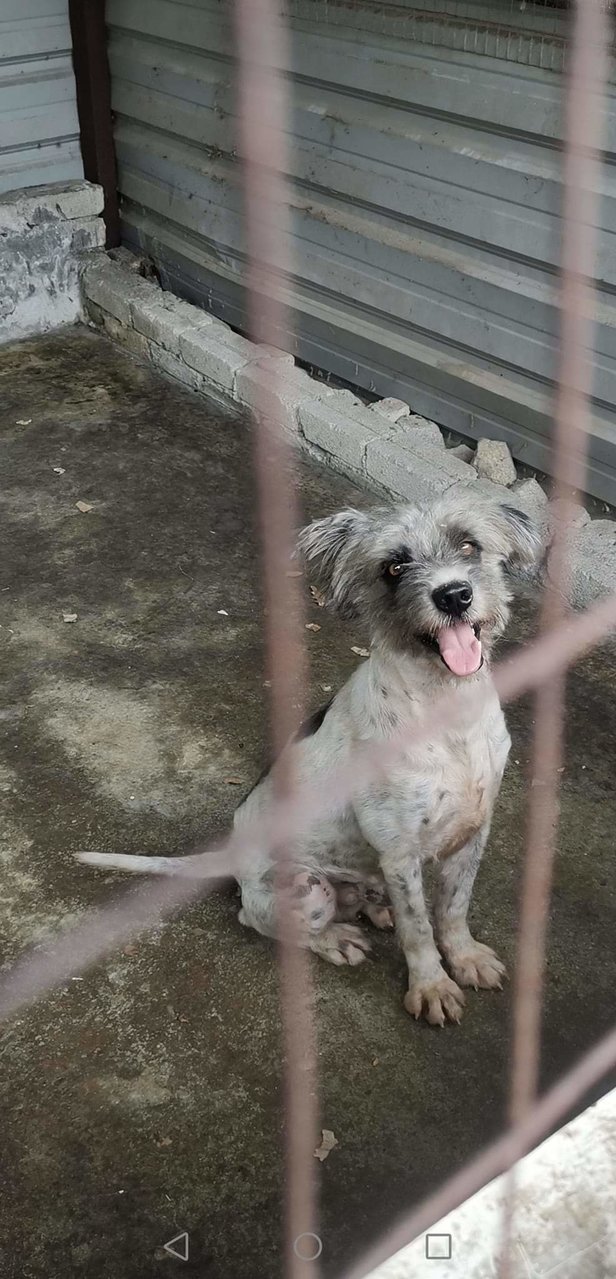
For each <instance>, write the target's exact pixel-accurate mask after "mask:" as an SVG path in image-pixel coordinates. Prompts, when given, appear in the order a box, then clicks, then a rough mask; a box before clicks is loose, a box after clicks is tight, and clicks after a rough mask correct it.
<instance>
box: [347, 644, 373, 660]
mask: <svg viewBox="0 0 616 1279" xmlns="http://www.w3.org/2000/svg"><path fill="white" fill-rule="evenodd" d="M351 652H352V653H357V656H358V657H370V650H369V649H368V648H359V647H358V645H357V644H351Z"/></svg>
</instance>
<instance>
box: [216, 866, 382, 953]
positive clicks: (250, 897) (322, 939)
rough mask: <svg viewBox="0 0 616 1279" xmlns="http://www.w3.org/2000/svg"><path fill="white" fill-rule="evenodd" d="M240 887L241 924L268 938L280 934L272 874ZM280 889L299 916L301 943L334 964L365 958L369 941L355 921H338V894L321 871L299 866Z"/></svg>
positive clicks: (297, 916) (286, 877)
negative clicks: (355, 924)
mask: <svg viewBox="0 0 616 1279" xmlns="http://www.w3.org/2000/svg"><path fill="white" fill-rule="evenodd" d="M241 888H242V908H241V910H240V913H239V921H240V923H241V924H244V925H245V926H246V927H248V928H254V929H256V931H257V932H259V933H262V934H263V935H264V936H266V937H277V936H278V935H279V928H278V908H277V902H276V889H275V887H274V878H273V875H272V874H268V875H267V876H264V877H263V878H262V879H259V880H256V881H255V880H250V881H248V882H246V881H244V883H243V884H242V886H241ZM279 891H280V892H283V893H285V894H287V899H288V903H289V905H290V907H291V909H292V910H293V911H294V913H295V915H296V918H297V920H298V923H299V929H298V934H299V936H298V941H299V944H300V945H301V946H304V947H306V948H307V949H308V950H312V951H314V952H315V954H317V955H321V956H322V957H323V959H327V960H328V961H329V962H330V963H332V964H338V965H342V964H350V965H351V966H353V967H354V966H355V965H356V964H360V963H361V962H362V960H364V959H365V958H366V954H367V952H368V951H369V950H370V943H369V942H368V941H367V939H366V938H364V937H363V935H362V932H361V929H359V928H357V927H355V926H354V925H353V924H348V923H341V922H337V920H338V917H337V903H336V893H335V891H334V888H333V886H332V884H331V883H330V881H329V879H328V878H327V876H326V875H324V874H323V873H322V872H321V871H317V870H313V869H310V868H307V867H306V868H297V869H296V870H295V871H293V872H292V873H291V874H289V875H285V882H284V884H283V886H282V888H281V889H280V890H279Z"/></svg>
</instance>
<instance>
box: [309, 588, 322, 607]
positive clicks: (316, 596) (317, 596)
mask: <svg viewBox="0 0 616 1279" xmlns="http://www.w3.org/2000/svg"><path fill="white" fill-rule="evenodd" d="M310 594H311V595H312V598H313V600H314V602H315V604H318V606H319V608H323V605H324V603H325V595H324V594H323V591H320V590H319V588H318V586H311V587H310Z"/></svg>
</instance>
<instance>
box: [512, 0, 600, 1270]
mask: <svg viewBox="0 0 616 1279" xmlns="http://www.w3.org/2000/svg"><path fill="white" fill-rule="evenodd" d="M607 35H608V33H607V29H606V23H605V19H604V13H603V10H602V5H601V0H577V3H576V6H575V12H574V18H573V27H572V35H571V40H572V43H571V50H570V57H569V63H568V73H567V81H566V99H565V130H564V142H565V151H564V159H563V187H564V190H563V209H562V217H563V239H562V250H561V292H560V326H561V327H560V366H559V373H558V385H557V391H556V398H555V406H554V419H555V422H554V443H553V458H554V465H553V474H554V484H553V493H552V495H553V498H554V499H557V500H559V499H561V500H563V501H568V500H570V499H571V496H572V493H573V491H574V490H577V489H583V488H584V481H585V475H586V449H587V442H588V428H589V416H590V407H589V398H590V393H591V378H592V342H593V325H592V312H593V273H594V262H595V251H596V225H597V218H596V206H597V199H598V190H599V183H600V153H599V147H600V142H601V117H602V96H603V88H604V84H605V77H606V58H605V52H604V51H605V49H606V48H607ZM567 535H568V529H567V525H566V522H565V521H562V520H557V521H556V523H555V526H554V535H553V540H552V545H551V548H550V552H549V557H548V572H547V580H546V586H545V590H544V596H543V603H542V609H541V618H540V625H541V630H542V631H543V632H545V633H548V632H550V631H553V630H555V629H557V628H558V627H559V626H560V625H562V623H563V622H564V620H565V618H566V614H567V608H568V606H567V587H568V556H567ZM565 683H566V674H565V672H564V671H561V672H560V673H558V674H555V675H552V676H551V677H550V678H549V679H548V680H547V681H546V682H545V684H543V685H542V686H540V687H539V688H538V690H537V694H536V699H535V721H536V728H535V734H534V740H533V751H532V775H531V776H532V781H531V788H530V792H529V809H528V827H527V854H526V860H525V865H524V874H523V882H522V894H521V910H520V924H519V933H518V944H517V955H516V971H515V991H514V1013H513V1056H512V1079H511V1101H510V1119H511V1123H512V1124H513V1125H517V1124H520V1123H521V1122H522V1121H523V1120H524V1118H525V1117H526V1115H527V1113H528V1110H529V1107H530V1106H531V1105H532V1102H533V1100H534V1097H535V1095H536V1092H537V1087H538V1081H539V1066H540V1047H541V1010H542V1000H543V984H544V966H545V950H546V936H547V926H548V916H549V905H550V895H551V890H552V880H553V870H554V857H555V852H556V839H557V831H558V820H559V777H560V774H559V769H560V767H561V763H562V755H563V722H564V696H565ZM509 1188H510V1195H509V1202H508V1206H507V1207H506V1210H505V1215H504V1222H503V1241H504V1247H503V1253H502V1259H501V1275H502V1276H503V1279H506V1277H507V1276H508V1275H509V1273H510V1261H511V1248H510V1244H511V1234H512V1226H513V1211H514V1194H515V1185H514V1179H513V1175H512V1178H511V1180H510V1187H509Z"/></svg>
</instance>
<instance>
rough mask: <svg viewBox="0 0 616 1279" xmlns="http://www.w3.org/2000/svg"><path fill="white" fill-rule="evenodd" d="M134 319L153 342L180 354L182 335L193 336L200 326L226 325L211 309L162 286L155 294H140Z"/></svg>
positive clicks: (221, 327) (133, 307)
mask: <svg viewBox="0 0 616 1279" xmlns="http://www.w3.org/2000/svg"><path fill="white" fill-rule="evenodd" d="M130 313H131V319H132V323H133V325H134V327H135V328H136V329H137V331H138V332H139V333H143V335H144V337H146V338H149V340H150V341H151V342H156V344H157V345H158V346H163V347H164V348H165V350H166V351H171V353H172V354H173V355H179V354H180V338H181V337H182V335H183V334H187V335H188V336H190V335H191V334H193V333H196V332H197V330H200V329H203V328H213V327H214V326H219V327H220V329H221V330H223V329H224V328H225V326H224V325H221V324H219V321H218V320H215V319H214V317H213V316H212V315H210V314H209V312H207V311H201V310H200V309H199V307H197V306H191V305H190V303H189V302H184V301H183V300H182V299H181V298H176V297H174V295H173V294H172V293H163V292H162V290H159V292H158V296H156V297H154V298H149V297H139V298H137V299H136V300H135V301H133V302H131V306H130Z"/></svg>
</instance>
